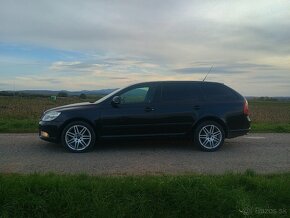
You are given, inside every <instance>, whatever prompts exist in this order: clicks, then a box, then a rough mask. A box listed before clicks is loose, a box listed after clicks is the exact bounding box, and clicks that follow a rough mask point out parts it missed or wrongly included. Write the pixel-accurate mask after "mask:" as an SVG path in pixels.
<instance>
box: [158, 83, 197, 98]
mask: <svg viewBox="0 0 290 218" xmlns="http://www.w3.org/2000/svg"><path fill="white" fill-rule="evenodd" d="M161 96H162V101H163V102H180V101H183V102H185V101H188V102H192V101H196V100H199V97H200V88H199V85H198V84H192V83H164V84H163V86H162V93H161Z"/></svg>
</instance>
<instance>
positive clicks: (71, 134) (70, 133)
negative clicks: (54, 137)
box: [66, 132, 75, 137]
mask: <svg viewBox="0 0 290 218" xmlns="http://www.w3.org/2000/svg"><path fill="white" fill-rule="evenodd" d="M66 135H67V136H69V137H74V136H75V134H73V133H72V132H67V133H66Z"/></svg>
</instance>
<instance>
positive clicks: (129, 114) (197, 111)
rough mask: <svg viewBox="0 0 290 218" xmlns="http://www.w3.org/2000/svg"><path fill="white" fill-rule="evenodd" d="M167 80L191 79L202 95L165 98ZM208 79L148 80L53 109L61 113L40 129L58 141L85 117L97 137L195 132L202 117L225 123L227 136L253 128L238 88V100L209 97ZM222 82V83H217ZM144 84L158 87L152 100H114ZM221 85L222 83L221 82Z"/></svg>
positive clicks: (43, 123)
mask: <svg viewBox="0 0 290 218" xmlns="http://www.w3.org/2000/svg"><path fill="white" fill-rule="evenodd" d="M168 83H181V84H182V83H192V84H194V85H196V86H198V87H199V95H198V96H199V97H198V99H195V100H194V101H191V100H186V101H179V102H163V101H162V86H163V84H168ZM207 83H209V82H187V81H186V82H177V81H175V82H147V83H139V84H135V85H133V86H129V87H127V88H124V89H121V90H117V91H115V92H114V93H112V94H111V95H109V96H107V97H105V98H104V100H101V101H97V102H95V103H89V102H88V103H78V104H71V105H66V106H62V107H57V108H53V109H50V110H48V111H46V112H49V111H59V112H61V115H60V116H59V117H57V118H56V119H55V120H53V121H49V122H45V121H42V120H40V122H39V132H40V131H46V132H48V133H49V135H50V137H49V138H43V137H41V138H42V139H44V140H47V141H52V142H59V141H60V136H61V133H62V130H63V129H64V127H65V126H66V125H67V124H68V123H70V122H72V121H77V120H81V121H85V122H87V123H89V124H90V125H91V126H92V127H93V128H94V129H95V132H96V135H97V137H98V138H116V137H162V136H165V137H168V136H182V137H186V136H192V133H193V131H194V128H195V127H196V126H197V125H198V124H199V123H200V122H202V121H205V120H214V121H216V122H218V123H219V124H221V125H222V126H223V127H224V130H225V132H226V137H227V138H232V137H236V136H240V135H244V134H246V133H247V132H248V131H249V130H250V118H249V117H248V116H247V115H245V114H244V113H243V105H244V101H245V99H244V98H243V97H242V96H241V95H240V94H238V93H237V92H235V91H234V92H235V94H236V95H237V100H235V101H227V99H225V100H224V101H208V100H207V97H206V95H205V94H204V87H203V86H204V84H207ZM215 84H219V83H215ZM142 85H149V86H153V87H155V89H154V93H153V95H152V99H151V101H150V102H144V103H136V104H124V105H122V104H120V105H114V104H112V98H113V97H114V96H118V95H121V94H122V93H124V92H126V91H127V90H129V89H131V88H133V87H138V86H142ZM219 85H222V84H219Z"/></svg>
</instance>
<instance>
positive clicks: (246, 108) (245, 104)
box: [244, 99, 250, 115]
mask: <svg viewBox="0 0 290 218" xmlns="http://www.w3.org/2000/svg"><path fill="white" fill-rule="evenodd" d="M244 114H245V115H249V114H250V111H249V104H248V101H247V100H246V99H245V103H244Z"/></svg>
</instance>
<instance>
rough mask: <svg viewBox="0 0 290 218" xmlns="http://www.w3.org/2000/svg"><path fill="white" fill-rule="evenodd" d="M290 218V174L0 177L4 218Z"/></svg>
mask: <svg viewBox="0 0 290 218" xmlns="http://www.w3.org/2000/svg"><path fill="white" fill-rule="evenodd" d="M245 213H248V215H250V217H255V216H257V217H264V216H267V217H268V216H270V217H271V216H272V217H289V214H290V174H289V173H286V174H276V175H256V174H255V173H253V172H251V171H248V172H246V173H244V174H225V175H186V176H134V177H133V176H126V177H122V176H119V177H109V176H108V177H92V176H87V175H74V176H73V175H64V176H59V175H55V174H46V175H38V174H34V175H16V174H14V175H13V174H12V175H4V174H2V175H1V174H0V216H1V217H244V215H245Z"/></svg>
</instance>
